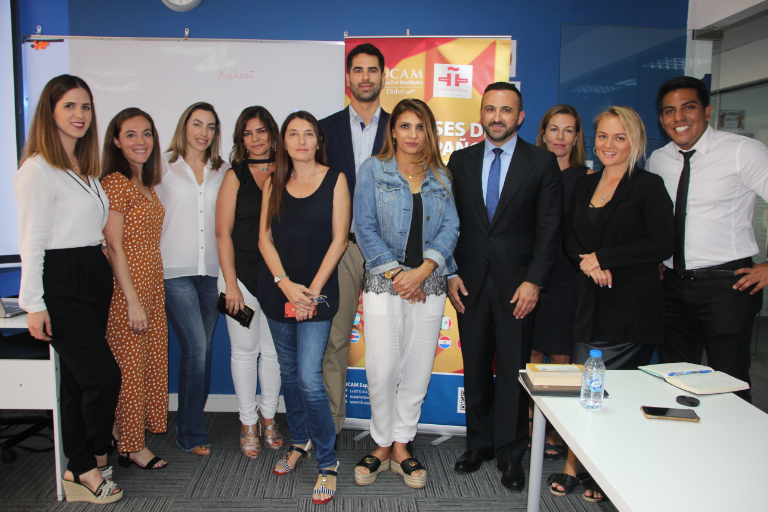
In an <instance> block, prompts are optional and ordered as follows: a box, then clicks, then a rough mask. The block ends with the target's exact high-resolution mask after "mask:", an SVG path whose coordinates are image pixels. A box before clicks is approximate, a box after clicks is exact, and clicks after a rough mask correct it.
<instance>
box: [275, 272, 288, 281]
mask: <svg viewBox="0 0 768 512" xmlns="http://www.w3.org/2000/svg"><path fill="white" fill-rule="evenodd" d="M286 277H288V274H280V275H279V276H275V283H279V282H280V281H282V280H283V279H285V278H286Z"/></svg>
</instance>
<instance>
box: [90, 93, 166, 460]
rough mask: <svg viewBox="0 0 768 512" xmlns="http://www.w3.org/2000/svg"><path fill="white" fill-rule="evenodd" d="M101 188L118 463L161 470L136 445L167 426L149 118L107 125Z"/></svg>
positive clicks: (160, 213)
mask: <svg viewBox="0 0 768 512" xmlns="http://www.w3.org/2000/svg"><path fill="white" fill-rule="evenodd" d="M101 168H102V182H101V183H102V186H103V187H104V190H105V191H106V193H107V196H108V197H109V203H110V204H109V210H110V211H109V218H108V220H107V227H106V229H105V234H106V239H107V254H108V256H109V260H110V262H111V264H112V270H113V272H114V275H115V282H114V293H113V294H112V304H111V305H110V308H109V323H108V325H107V341H108V342H109V346H110V348H111V349H112V353H113V354H114V356H115V359H116V360H117V364H118V365H119V366H120V371H121V373H122V387H121V389H120V398H119V399H118V402H117V410H116V411H115V427H116V431H117V434H118V436H119V440H118V451H119V452H120V459H119V460H120V465H121V466H130V465H131V464H136V465H137V466H139V467H140V468H143V469H161V468H164V467H166V466H167V463H166V462H165V461H164V460H162V459H160V458H159V457H156V456H155V455H154V454H153V453H152V452H151V451H150V450H149V448H147V447H146V445H145V444H144V430H145V429H146V430H149V431H150V432H153V433H156V434H157V433H163V432H165V431H166V428H167V424H168V324H167V322H166V317H165V288H164V286H163V261H162V258H161V256H160V235H161V233H162V229H163V218H164V217H165V210H164V209H163V205H162V204H161V203H160V200H159V199H158V197H157V194H155V190H154V188H153V187H154V186H155V185H157V184H158V183H159V182H160V176H161V172H160V171H161V167H160V144H159V141H158V140H157V134H156V132H155V125H154V122H153V121H152V118H151V117H150V116H149V114H147V113H145V112H142V111H141V110H139V109H137V108H128V109H125V110H123V111H122V112H120V113H119V114H117V116H115V118H114V119H112V122H111V123H110V124H109V127H108V128H107V134H106V140H105V141H104V151H103V154H102V167H101Z"/></svg>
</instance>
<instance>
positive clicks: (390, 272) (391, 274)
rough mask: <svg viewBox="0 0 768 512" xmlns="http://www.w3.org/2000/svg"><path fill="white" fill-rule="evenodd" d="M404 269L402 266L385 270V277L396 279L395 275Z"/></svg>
mask: <svg viewBox="0 0 768 512" xmlns="http://www.w3.org/2000/svg"><path fill="white" fill-rule="evenodd" d="M402 271H403V269H402V268H393V269H392V270H387V271H386V272H384V279H394V277H395V276H396V275H397V274H399V273H400V272H402Z"/></svg>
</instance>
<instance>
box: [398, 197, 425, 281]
mask: <svg viewBox="0 0 768 512" xmlns="http://www.w3.org/2000/svg"><path fill="white" fill-rule="evenodd" d="M411 213H412V215H411V228H410V230H409V231H408V241H407V242H406V243H405V258H404V259H403V261H401V262H399V263H402V264H403V265H405V266H406V267H411V268H416V267H420V266H421V264H422V263H424V249H423V248H422V246H421V244H422V243H424V235H423V234H422V228H423V224H424V203H422V201H421V192H419V193H417V194H413V209H412V212H411Z"/></svg>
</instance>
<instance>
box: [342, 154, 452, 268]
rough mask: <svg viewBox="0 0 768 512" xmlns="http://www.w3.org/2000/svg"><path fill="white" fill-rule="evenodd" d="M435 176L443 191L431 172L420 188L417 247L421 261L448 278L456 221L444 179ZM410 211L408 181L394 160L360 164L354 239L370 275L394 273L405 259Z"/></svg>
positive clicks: (375, 160)
mask: <svg viewBox="0 0 768 512" xmlns="http://www.w3.org/2000/svg"><path fill="white" fill-rule="evenodd" d="M437 172H439V173H440V178H441V179H442V180H443V183H445V185H446V186H447V187H448V191H446V189H445V188H444V187H443V185H442V184H441V183H440V181H439V180H438V179H437V177H436V176H435V169H429V170H428V171H427V176H426V178H425V179H424V182H423V183H422V185H421V198H422V202H423V204H424V220H423V228H422V234H423V240H422V243H423V247H424V258H425V259H426V258H429V259H431V260H434V261H435V262H436V263H437V264H438V268H437V270H435V272H436V273H437V274H438V275H441V276H447V275H450V274H453V273H454V272H456V262H455V261H454V260H453V249H454V248H455V247H456V241H457V239H458V237H459V216H458V213H457V212H456V204H455V203H454V202H453V197H452V191H451V189H450V187H451V183H450V180H449V179H448V175H447V174H446V173H445V172H444V171H440V170H438V171H437ZM449 192H450V193H449ZM412 208H413V195H412V194H411V190H410V187H409V185H408V181H407V180H406V179H405V178H404V177H403V176H402V174H400V172H399V171H398V170H397V161H396V160H395V159H394V158H392V159H391V160H389V161H386V162H383V161H381V160H379V159H378V158H375V157H372V158H369V159H368V160H366V161H365V162H363V164H362V165H361V166H360V169H359V170H358V171H357V184H356V186H355V201H354V209H355V237H356V238H357V243H358V245H359V246H360V251H361V252H362V253H363V257H364V258H365V268H366V270H367V271H368V273H369V274H372V275H378V274H382V273H384V272H386V271H387V270H392V269H393V268H397V267H399V266H400V263H398V262H399V261H403V260H404V259H405V246H406V243H407V242H408V232H409V231H410V229H411V211H412Z"/></svg>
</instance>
